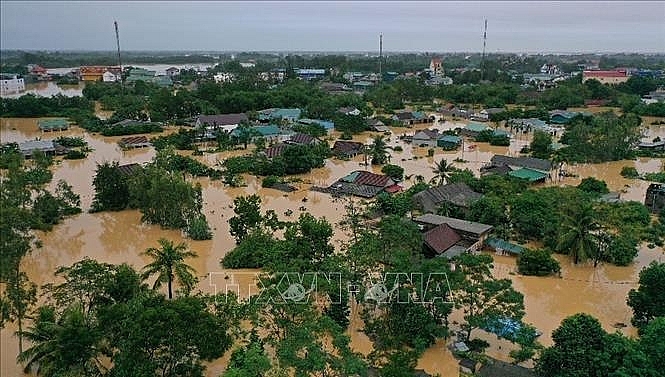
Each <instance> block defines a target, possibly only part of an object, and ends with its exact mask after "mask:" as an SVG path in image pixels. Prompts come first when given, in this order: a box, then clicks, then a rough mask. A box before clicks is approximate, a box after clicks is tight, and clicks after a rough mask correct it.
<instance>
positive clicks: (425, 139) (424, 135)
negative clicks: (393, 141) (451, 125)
mask: <svg viewBox="0 0 665 377" xmlns="http://www.w3.org/2000/svg"><path fill="white" fill-rule="evenodd" d="M439 136H440V135H439V131H437V130H429V129H428V130H421V131H418V132H416V134H415V135H413V138H412V139H411V142H412V143H413V145H416V146H419V147H436V144H437V140H438V139H439Z"/></svg>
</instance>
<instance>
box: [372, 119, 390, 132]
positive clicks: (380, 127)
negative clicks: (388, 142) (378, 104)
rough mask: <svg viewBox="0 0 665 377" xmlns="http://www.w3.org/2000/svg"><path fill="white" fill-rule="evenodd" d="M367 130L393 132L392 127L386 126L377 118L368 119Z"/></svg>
mask: <svg viewBox="0 0 665 377" xmlns="http://www.w3.org/2000/svg"><path fill="white" fill-rule="evenodd" d="M367 128H368V129H369V130H370V131H376V132H391V131H390V127H388V126H386V125H385V123H383V122H382V121H381V120H379V119H376V118H370V119H367Z"/></svg>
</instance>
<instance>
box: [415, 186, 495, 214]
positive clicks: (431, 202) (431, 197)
mask: <svg viewBox="0 0 665 377" xmlns="http://www.w3.org/2000/svg"><path fill="white" fill-rule="evenodd" d="M482 197H483V194H480V193H477V192H475V191H473V190H472V189H471V187H469V186H468V185H467V184H466V183H462V182H459V183H451V184H448V185H443V186H438V187H432V188H429V189H427V190H424V191H421V192H419V193H417V194H415V195H413V198H412V200H413V204H414V206H415V207H416V208H419V209H420V210H421V211H423V212H425V213H436V211H437V209H438V208H439V207H440V206H441V205H443V204H444V203H448V204H452V205H454V206H457V207H459V208H462V209H463V210H468V209H469V206H470V205H471V203H473V202H474V201H476V200H478V199H480V198H482Z"/></svg>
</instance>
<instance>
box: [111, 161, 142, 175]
mask: <svg viewBox="0 0 665 377" xmlns="http://www.w3.org/2000/svg"><path fill="white" fill-rule="evenodd" d="M117 169H118V171H119V172H120V174H122V175H124V176H130V175H134V174H135V173H136V172H138V171H139V170H141V165H139V164H137V163H135V162H134V163H131V164H124V165H118V168H117Z"/></svg>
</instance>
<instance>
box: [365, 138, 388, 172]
mask: <svg viewBox="0 0 665 377" xmlns="http://www.w3.org/2000/svg"><path fill="white" fill-rule="evenodd" d="M369 154H370V156H372V165H383V164H385V163H386V162H388V160H389V158H390V154H389V153H388V144H386V141H385V140H383V136H377V137H375V138H374V140H373V141H372V144H371V145H370V146H369Z"/></svg>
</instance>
